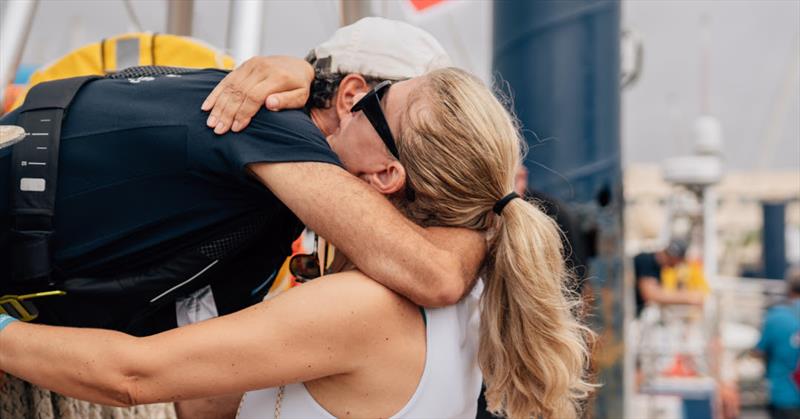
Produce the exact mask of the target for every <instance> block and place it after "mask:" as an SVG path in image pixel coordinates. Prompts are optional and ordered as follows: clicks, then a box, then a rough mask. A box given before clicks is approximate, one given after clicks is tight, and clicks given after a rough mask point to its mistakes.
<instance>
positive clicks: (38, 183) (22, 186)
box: [19, 177, 45, 192]
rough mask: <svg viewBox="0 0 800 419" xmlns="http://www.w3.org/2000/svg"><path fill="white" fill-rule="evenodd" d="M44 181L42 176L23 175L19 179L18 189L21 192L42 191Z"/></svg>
mask: <svg viewBox="0 0 800 419" xmlns="http://www.w3.org/2000/svg"><path fill="white" fill-rule="evenodd" d="M44 188H45V181H44V179H42V178H32V177H24V178H22V179H20V180H19V190H21V191H23V192H44Z"/></svg>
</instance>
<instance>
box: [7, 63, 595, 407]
mask: <svg viewBox="0 0 800 419" xmlns="http://www.w3.org/2000/svg"><path fill="white" fill-rule="evenodd" d="M353 102H354V103H353V106H352V108H351V113H349V115H347V116H346V117H345V120H344V121H342V128H341V129H340V130H339V131H337V132H336V133H335V134H334V135H332V136H330V137H329V139H328V140H329V142H330V144H331V146H332V148H333V149H334V151H336V152H337V154H338V155H339V156H340V158H341V160H342V162H343V163H344V164H345V166H346V167H347V169H348V171H350V172H351V173H352V174H354V175H356V176H358V177H359V178H361V179H362V180H364V181H365V182H367V183H369V184H370V185H371V186H372V187H373V188H374V189H375V190H377V191H378V192H380V193H383V194H384V195H387V196H388V197H389V198H390V200H392V201H393V202H394V203H395V204H396V205H397V206H398V208H400V209H401V210H402V211H403V212H404V213H405V214H406V215H407V216H408V217H409V218H411V219H412V220H414V221H416V222H417V223H418V224H420V225H423V226H452V227H462V228H466V229H471V230H477V231H480V232H483V233H484V234H485V237H486V240H487V248H488V252H487V254H486V258H485V261H484V266H483V269H482V275H481V277H482V284H483V289H482V290H481V288H480V287H481V285H480V283H479V284H478V285H477V287H478V288H476V289H475V290H473V294H471V296H468V297H466V298H465V299H464V300H462V301H461V302H460V303H458V304H457V305H455V306H451V307H446V308H442V309H422V310H420V309H419V308H418V307H417V306H415V305H414V304H413V303H411V302H410V301H409V300H407V299H405V298H403V297H401V296H399V295H398V294H395V293H393V292H392V291H390V290H388V289H387V288H384V287H383V286H381V285H380V284H378V283H376V282H373V281H371V280H369V279H368V278H367V277H365V276H364V275H362V274H361V273H359V272H358V271H348V272H342V273H338V274H333V275H327V276H325V277H324V278H323V279H319V280H315V281H312V282H311V283H308V284H305V285H302V286H300V287H297V288H294V289H292V290H290V291H288V292H286V293H284V294H282V295H280V296H279V297H277V298H275V299H272V300H269V301H267V302H263V303H261V304H259V305H257V306H254V307H251V308H248V309H245V310H243V311H240V312H238V313H234V314H231V315H228V316H223V317H220V318H217V319H212V320H208V321H205V322H201V323H198V324H194V325H190V326H187V327H184V328H180V329H177V330H170V331H168V332H164V333H161V334H158V335H154V336H151V337H145V338H134V337H131V336H128V335H124V334H121V333H117V332H110V331H103V330H92V329H75V328H59V327H48V326H41V325H31V324H23V323H21V322H14V321H9V320H8V319H5V320H0V327H5V328H4V329H2V330H0V370H3V371H7V372H9V373H11V374H13V375H16V376H18V377H21V378H23V379H26V380H28V381H31V382H33V383H35V384H37V385H40V386H42V387H45V388H49V389H52V390H54V391H57V392H60V393H63V394H66V395H69V396H72V397H77V398H83V399H87V400H91V401H94V402H98V403H105V404H112V405H132V404H143V403H154V402H164V401H174V400H185V399H197V398H201V397H209V396H218V395H229V394H235V393H242V392H250V393H248V394H246V395H245V397H244V399H243V402H242V404H241V406H240V411H239V413H240V416H241V417H248V418H249V417H273V416H277V417H284V418H288V417H309V416H315V417H330V416H337V417H343V416H352V417H388V416H393V415H395V416H399V417H474V414H475V400H476V398H477V395H478V392H479V386H480V384H479V383H480V378H481V373H482V376H483V380H484V381H485V382H486V385H487V392H486V395H487V400H488V405H489V408H490V410H492V411H494V412H497V413H500V414H503V415H506V416H509V417H531V416H543V417H554V418H569V417H576V416H578V414H579V412H578V410H579V406H580V404H581V401H582V399H584V398H585V397H586V396H587V394H588V392H589V391H590V389H591V387H592V386H591V385H590V384H589V383H587V382H586V381H585V380H584V372H585V367H586V363H587V351H586V344H585V339H586V337H587V333H588V332H587V330H586V329H585V328H584V327H583V326H581V325H580V324H579V323H578V322H577V321H576V320H575V319H574V317H573V314H572V313H573V309H574V302H573V301H572V299H571V298H570V297H569V295H568V292H567V291H566V284H565V281H566V277H567V273H566V272H565V269H564V262H563V256H562V252H561V241H560V238H559V231H558V229H557V228H556V226H555V225H554V223H553V221H552V220H551V219H550V218H549V217H547V216H546V215H545V214H543V213H542V212H541V211H540V210H539V209H538V208H537V207H536V206H535V205H533V204H531V203H528V202H525V201H523V200H522V199H519V198H518V197H517V196H516V195H515V194H513V193H511V191H512V189H513V185H514V175H515V172H516V167H517V166H518V165H519V164H520V155H521V141H520V137H519V133H518V130H517V127H516V126H515V124H514V120H513V119H512V117H511V116H510V115H509V114H508V112H507V111H506V110H505V109H504V108H503V106H502V105H501V104H500V103H499V101H498V100H497V99H496V98H495V97H494V96H493V94H492V92H491V91H490V90H489V89H488V88H487V87H486V86H485V85H483V84H482V83H481V82H480V81H478V80H477V79H475V78H474V77H473V76H470V75H469V74H467V73H465V72H463V71H460V70H456V69H445V70H438V71H434V72H432V73H430V74H428V75H426V76H424V77H421V78H416V79H412V80H408V81H404V82H398V83H395V84H389V83H388V82H386V83H380V84H378V85H377V86H374V87H373V88H372V89H370V90H369V91H366V87H365V91H364V94H363V95H361V94H359V95H357V96H356V97H354V98H353ZM269 170H272V168H271V166H269V165H267V166H265V167H264V168H263V169H261V170H258V171H256V172H255V173H254V175H255V176H257V177H260V178H264V177H265V176H266V175H267V174H266V173H264V172H266V171H269ZM273 192H274V193H275V194H276V195H277V196H278V197H282V196H283V195H286V194H291V193H292V191H290V190H282V189H281V188H279V187H276V188H274V189H273ZM310 205H313V203H310ZM358 222H359V220H357V219H356V220H353V223H358ZM365 245H367V244H365ZM478 293H480V297H479V298H480V306H481V315H480V327H479V331H478V330H477V327H475V323H474V321H475V320H476V318H475V316H476V314H477V306H478V304H477V298H478V295H477V294H478ZM478 368H480V370H479V369H478Z"/></svg>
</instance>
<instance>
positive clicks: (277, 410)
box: [275, 386, 286, 419]
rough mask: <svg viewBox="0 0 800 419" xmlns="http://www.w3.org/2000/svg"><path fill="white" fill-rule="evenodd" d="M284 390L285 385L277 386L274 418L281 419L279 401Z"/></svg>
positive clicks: (281, 399)
mask: <svg viewBox="0 0 800 419" xmlns="http://www.w3.org/2000/svg"><path fill="white" fill-rule="evenodd" d="M284 392H286V386H280V387H279V388H278V397H276V398H275V419H281V401H283V393H284Z"/></svg>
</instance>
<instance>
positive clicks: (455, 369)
mask: <svg viewBox="0 0 800 419" xmlns="http://www.w3.org/2000/svg"><path fill="white" fill-rule="evenodd" d="M482 289H483V284H482V283H481V282H480V280H478V283H477V284H476V285H475V288H473V289H472V291H471V292H470V294H469V295H467V296H466V297H464V298H463V299H462V300H461V301H460V302H459V303H458V304H456V305H452V306H449V307H444V308H437V309H427V308H426V309H425V317H426V329H425V333H426V336H427V356H426V358H425V369H424V370H423V373H422V377H421V378H420V381H419V384H417V390H416V391H415V392H414V395H412V396H411V399H409V401H408V403H406V405H405V406H404V407H403V408H402V409H400V411H399V412H397V413H395V414H394V415H392V417H394V418H470V419H473V418H474V417H475V413H476V410H477V403H478V395H479V393H480V389H481V381H482V377H481V372H480V369H479V368H478V359H477V355H478V326H479V322H480V319H479V313H478V301H479V297H480V293H481V291H482ZM277 396H278V388H268V389H263V390H256V391H250V392H248V393H246V394H245V395H244V398H243V399H242V403H241V405H240V409H239V414H238V415H237V418H242V419H256V418H259V419H260V418H274V417H275V402H276V398H277ZM280 410H281V413H280V417H281V419H294V418H304V419H307V418H333V417H334V416H333V415H331V414H330V413H329V412H328V411H327V410H325V408H324V407H322V406H320V405H319V403H317V402H316V400H314V398H313V397H311V394H309V393H308V391H307V390H306V387H305V385H303V384H302V383H295V384H289V385H287V386H286V387H285V389H284V393H283V397H282V399H281V409H280Z"/></svg>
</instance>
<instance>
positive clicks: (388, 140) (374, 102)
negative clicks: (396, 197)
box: [350, 80, 415, 201]
mask: <svg viewBox="0 0 800 419" xmlns="http://www.w3.org/2000/svg"><path fill="white" fill-rule="evenodd" d="M391 86H392V81H391V80H384V81H382V82H380V83H378V84H377V85H375V87H373V88H372V89H370V91H369V92H367V94H365V95H364V97H362V98H361V99H360V100H359V101H358V102H356V104H355V105H353V107H352V108H350V112H358V111H361V112H364V115H365V116H366V117H367V120H368V121H369V123H370V124H371V125H372V127H373V128H374V129H375V131H376V132H377V133H378V136H380V137H381V140H382V141H383V143H384V144H386V148H388V149H389V152H390V153H392V155H393V156H394V158H396V159H397V160H400V152H399V151H397V143H395V141H394V136H393V135H392V130H391V129H389V123H388V122H386V115H385V114H384V113H383V108H381V99H383V97H384V96H386V92H388V91H389V87H391ZM414 198H415V194H414V190H413V189H411V185H409V183H408V179H406V199H407V200H408V201H413V200H414Z"/></svg>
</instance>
